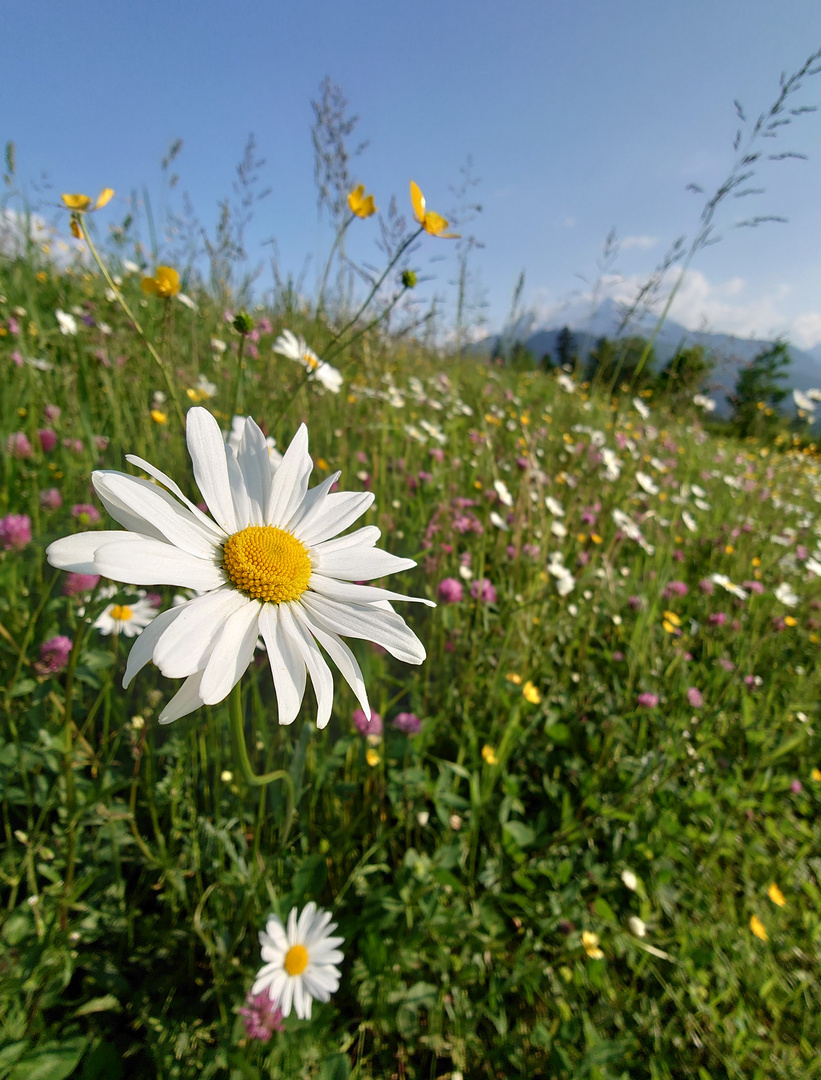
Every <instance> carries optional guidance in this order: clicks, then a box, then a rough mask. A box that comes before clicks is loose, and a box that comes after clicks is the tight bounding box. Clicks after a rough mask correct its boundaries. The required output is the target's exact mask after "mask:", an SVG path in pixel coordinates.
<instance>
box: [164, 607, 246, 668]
mask: <svg viewBox="0 0 821 1080" xmlns="http://www.w3.org/2000/svg"><path fill="white" fill-rule="evenodd" d="M252 602H253V601H250V600H249V599H248V597H247V596H243V595H242V593H238V592H237V591H236V590H235V589H232V588H228V587H226V588H222V589H216V590H214V592H210V593H205V594H204V595H203V596H195V597H194V599H193V600H189V601H188V603H187V604H185V605H184V606H183V607H181V608H176V609H175V610H176V611H177V612H178V613H179V618H178V619H177V620H176V621H175V623H174V625H173V626H172V627H171V628H170V629H169V630H168V632H167V633H165V634H163V636H162V638H160V640H159V641H158V643H157V646H156V648H155V649H154V654H153V660H154V663H155V664H156V665H157V667H158V668H159V669H160V671H161V672H162V673H163V675H165V676H167V677H168V678H169V679H184V678H187V677H188V676H189V675H193V674H194V672H195V671H201V670H202V669H204V668H205V665H206V662H207V661H208V659H209V657H210V656H211V650H212V648H213V645H214V642H215V641H216V638H217V636H218V634H219V632H220V630H221V629H222V625H223V623H224V622H225V620H226V619H228V618H229V617H230V616H231V615H233V614H234V612H235V611H238V610H239V609H240V608H241V607H245V606H246V604H249V603H252Z"/></svg>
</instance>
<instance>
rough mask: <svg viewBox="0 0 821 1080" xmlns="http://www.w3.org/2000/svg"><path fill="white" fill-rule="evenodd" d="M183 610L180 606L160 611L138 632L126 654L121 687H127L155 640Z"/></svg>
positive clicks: (152, 649)
mask: <svg viewBox="0 0 821 1080" xmlns="http://www.w3.org/2000/svg"><path fill="white" fill-rule="evenodd" d="M183 610H184V608H182V607H175V608H169V609H168V610H167V611H163V612H161V613H160V614H159V615H158V616H157V617H156V619H154V621H153V622H152V623H151V625H150V626H148V627H147V628H146V630H145V632H144V633H142V634H140V636H139V638H138V639H137V640H136V641H135V642H134V645H133V646H132V649H131V652H130V653H129V654H128V661H127V663H126V665H125V675H123V689H127V688H128V685H129V683H130V682H131V680H132V679H133V678H134V676H135V675H136V674H137V672H138V671H142V669H143V668H144V667H145V665H146V664H147V663H148V662H149V660H150V659H151V656H152V653H153V652H154V646H155V645H156V644H157V641H158V640H159V638H160V637H161V636H162V634H163V633H165V631H166V630H167V629H168V628H169V626H171V624H172V623H173V622H175V620H176V619H178V618H179V617H180V615H182V613H183Z"/></svg>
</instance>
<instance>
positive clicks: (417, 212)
mask: <svg viewBox="0 0 821 1080" xmlns="http://www.w3.org/2000/svg"><path fill="white" fill-rule="evenodd" d="M410 194H411V202H412V203H413V216H414V217H415V218H416V220H417V221H418V222H419V224H420V225H421V226H422V228H423V229H424V230H425V232H426V233H430V235H431V236H439V237H441V238H442V239H443V240H458V239H459V236H458V234H456V233H448V232H445V229H446V228H447V227H448V220H447V218H443V217H442V216H441V214H435V213H434V212H433V210H426V209H425V196H424V195H423V194H422V192H421V191H420V190H419V185H418V184H416V183H414V182H413V180H411V182H410Z"/></svg>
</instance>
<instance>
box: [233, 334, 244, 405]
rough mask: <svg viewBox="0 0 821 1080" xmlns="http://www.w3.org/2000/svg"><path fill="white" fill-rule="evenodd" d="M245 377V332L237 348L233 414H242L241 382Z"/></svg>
mask: <svg viewBox="0 0 821 1080" xmlns="http://www.w3.org/2000/svg"><path fill="white" fill-rule="evenodd" d="M244 379H245V334H242V335H241V336H240V339H239V349H238V350H237V384H236V388H235V390H234V413H233V415H234V416H242V415H244V414H243V411H242V384H243V381H244Z"/></svg>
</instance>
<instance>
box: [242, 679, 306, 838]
mask: <svg viewBox="0 0 821 1080" xmlns="http://www.w3.org/2000/svg"><path fill="white" fill-rule="evenodd" d="M229 713H230V721H231V749H232V750H233V752H234V762H235V764H236V765H237V768H238V769H239V772H240V775H241V776H242V778H243V780H244V781H245V783H246V784H248V785H249V786H250V787H263V786H264V785H266V784H271V783H273V781H274V780H281V781H282V784H283V787H284V788H285V820H284V821H283V823H282V826H281V828H280V843H282V844H284V843H285V840H286V839H287V836H288V832H289V831H290V828H291V822H292V821H293V817H294V807H295V801H296V800H295V794H294V782H293V780H292V779H291V777H290V775H289V774H288V772H287V771H286V770H285V769H275V770H274V772H269V773H263V774H262V775H257V773H255V772H254V769H253V766H252V765H251V759H250V758H249V757H248V748H247V747H246V745H245V722H244V716H243V711H242V686H241V684H240V683H237V684H236V686H235V687H234V689H233V690H232V691H231V693H230V695H229Z"/></svg>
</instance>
